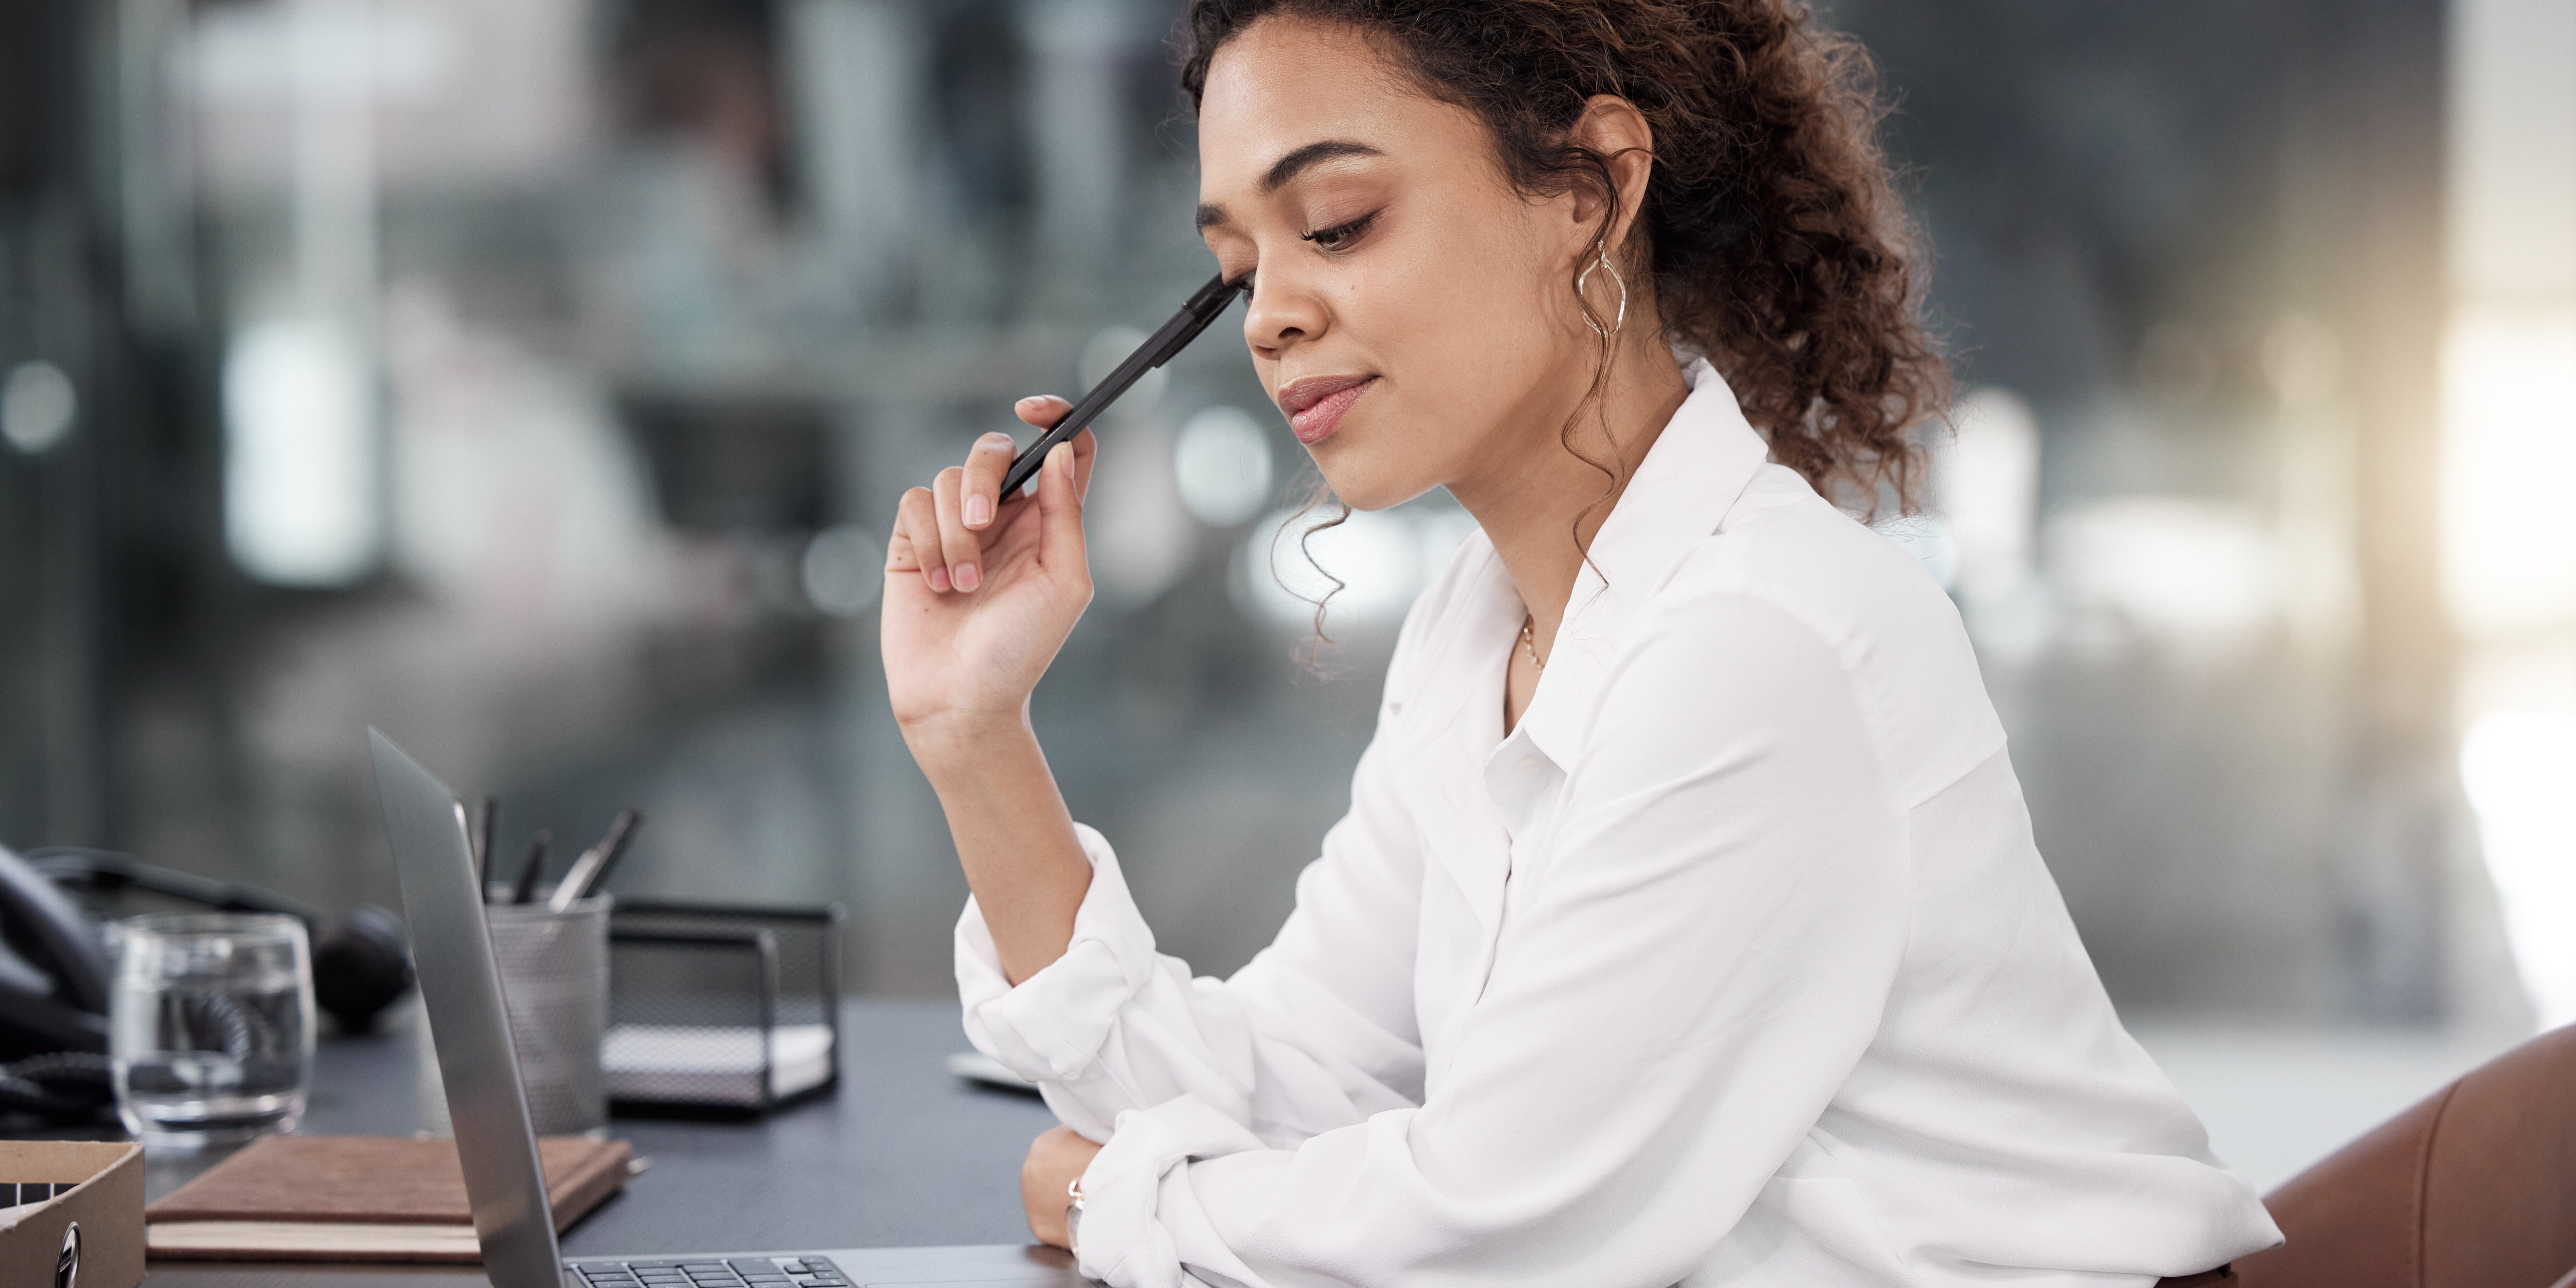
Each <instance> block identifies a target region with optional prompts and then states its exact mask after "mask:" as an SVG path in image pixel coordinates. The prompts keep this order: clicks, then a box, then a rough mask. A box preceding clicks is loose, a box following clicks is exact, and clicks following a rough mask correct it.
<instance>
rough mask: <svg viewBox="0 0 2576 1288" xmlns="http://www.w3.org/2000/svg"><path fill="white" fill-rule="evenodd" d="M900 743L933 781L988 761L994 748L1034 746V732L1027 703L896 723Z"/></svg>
mask: <svg viewBox="0 0 2576 1288" xmlns="http://www.w3.org/2000/svg"><path fill="white" fill-rule="evenodd" d="M896 727H897V728H899V729H901V730H902V731H903V744H904V746H905V747H906V748H908V749H910V750H911V752H912V758H913V761H914V762H915V763H917V764H919V765H920V766H921V772H922V773H924V774H926V775H928V776H929V777H930V779H931V781H932V782H933V783H934V784H935V783H936V782H938V780H939V777H940V775H941V773H942V772H943V771H946V770H948V769H950V768H951V767H961V768H962V767H968V766H973V765H977V764H982V763H986V762H989V761H990V759H991V758H992V756H993V754H994V753H995V751H996V750H997V749H1011V748H1015V747H1017V746H1018V745H1020V744H1023V743H1025V744H1027V745H1028V746H1031V747H1034V746H1035V745H1036V743H1037V731H1036V730H1034V729H1032V728H1030V727H1029V715H1028V704H1026V703H1025V702H1024V703H1022V704H1020V705H1019V706H1017V707H1015V708H1012V709H1009V710H1000V711H981V710H958V711H944V712H941V713H940V714H938V715H935V716H923V717H919V718H916V719H912V720H903V721H898V722H896Z"/></svg>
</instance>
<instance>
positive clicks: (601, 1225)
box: [147, 1002, 1055, 1288]
mask: <svg viewBox="0 0 2576 1288" xmlns="http://www.w3.org/2000/svg"><path fill="white" fill-rule="evenodd" d="M841 1034H842V1042H843V1044H844V1045H845V1047H846V1049H845V1050H844V1051H843V1052H842V1055H841V1084H840V1087H839V1088H838V1090H837V1091H836V1092H834V1093H832V1094H830V1095H829V1096H828V1097H826V1098H818V1099H816V1100H813V1101H810V1102H806V1103H803V1104H799V1105H797V1106H795V1107H793V1108H789V1109H786V1110H783V1111H781V1112H779V1113H776V1114H773V1115H771V1116H769V1117H768V1118H764V1119H754V1120H751V1121H748V1122H708V1121H692V1120H670V1119H652V1118H619V1119H616V1120H614V1121H612V1122H611V1123H610V1124H609V1129H610V1131H612V1132H613V1133H614V1134H616V1135H618V1136H620V1137H623V1138H624V1139H627V1140H630V1141H633V1142H634V1143H635V1152H636V1154H637V1155H638V1156H640V1157H644V1158H650V1159H652V1160H653V1166H652V1169H651V1170H649V1171H647V1172H645V1173H644V1174H643V1175H641V1176H638V1177H636V1178H635V1179H634V1180H633V1181H632V1182H631V1183H629V1184H628V1186H627V1188H626V1192H625V1193H624V1194H623V1195H621V1196H619V1197H617V1198H613V1199H610V1200H609V1201H608V1202H607V1203H606V1204H604V1205H602V1206H601V1207H600V1209H599V1210H598V1211H596V1212H593V1213H592V1214H591V1215H590V1217H589V1218H588V1219H586V1220H584V1221H583V1222H582V1223H581V1224H580V1225H577V1226H575V1227H573V1229H572V1231H571V1232H570V1233H569V1234H567V1235H566V1236H565V1237H564V1254H565V1255H566V1256H576V1257H577V1256H600V1255H607V1254H611V1253H617V1254H641V1255H652V1254H661V1253H682V1252H710V1251H726V1250H734V1251H741V1250H752V1251H758V1250H765V1249H779V1250H788V1249H799V1248H850V1247H918V1246H929V1245H941V1244H964V1243H1013V1244H1017V1243H1026V1242H1028V1240H1029V1227H1028V1221H1027V1219H1026V1218H1025V1217H1024V1216H1023V1214H1022V1211H1021V1207H1020V1188H1019V1176H1020V1160H1021V1158H1022V1157H1023V1156H1025V1155H1026V1154H1027V1153H1028V1148H1029V1141H1030V1140H1031V1139H1032V1138H1034V1137H1035V1136H1036V1135H1037V1134H1038V1133H1039V1132H1042V1131H1045V1130H1046V1129H1047V1128H1049V1127H1051V1126H1054V1125H1055V1116H1054V1115H1053V1114H1050V1113H1048V1112H1047V1109H1046V1106H1044V1105H1042V1104H1040V1103H1039V1102H1038V1101H1037V1099H1036V1098H1035V1097H1031V1096H1024V1095H1017V1094H1013V1093H1011V1092H1005V1091H988V1090H981V1089H977V1088H975V1087H972V1086H969V1085H967V1084H965V1083H962V1082H960V1081H959V1080H958V1079H956V1078H954V1077H952V1076H950V1075H949V1074H948V1072H947V1071H946V1070H945V1069H943V1068H941V1067H940V1061H941V1060H942V1059H943V1058H945V1057H946V1056H947V1055H948V1054H949V1053H951V1052H954V1051H962V1050H964V1049H966V1038H965V1035H964V1034H963V1033H962V1032H960V1030H959V1028H958V1022H957V1008H956V1006H955V1005H954V1004H946V1003H929V1002H853V1003H850V1004H849V1005H848V1007H847V1009H846V1011H845V1013H844V1016H843V1021H842V1030H841ZM415 1061H416V1056H415V1054H414V1051H413V1047H412V1038H411V1034H410V1033H409V1032H408V1031H404V1032H397V1033H391V1034H386V1035H383V1036H380V1037H373V1038H339V1039H333V1040H330V1041H326V1042H325V1043H323V1045H322V1047H321V1049H320V1051H319V1052H318V1053H317V1055H316V1058H315V1067H314V1074H313V1098H312V1101H311V1104H310V1107H309V1108H308V1110H307V1111H306V1113H305V1116H304V1127H303V1130H304V1131H306V1132H308V1133H312V1134H315V1135H350V1136H356V1135H368V1136H400V1135H409V1134H410V1133H411V1131H412V1129H413V1128H414V1127H415V1126H416V1125H417V1124H418V1120H419V1107H418V1100H417V1094H418V1093H417V1091H416V1088H415V1086H414V1073H413V1071H414V1069H415V1068H416V1067H417V1065H416V1063H415ZM148 1162H149V1167H148V1169H147V1189H148V1192H149V1194H150V1196H151V1197H153V1198H159V1197H160V1196H161V1195H163V1194H166V1193H169V1192H170V1191H171V1190H172V1189H174V1188H176V1187H177V1186H178V1185H179V1184H181V1183H182V1182H184V1181H186V1180H187V1179H188V1178H189V1177H192V1176H195V1175H196V1174H197V1173H199V1172H201V1171H204V1170H205V1169H206V1168H207V1167H208V1166H210V1165H212V1163H213V1162H214V1159H213V1158H209V1157H170V1158H153V1159H150V1160H148ZM323 1274H328V1275H329V1276H330V1277H331V1280H332V1282H333V1284H334V1285H335V1286H336V1285H339V1284H352V1285H354V1284H358V1283H362V1282H366V1281H385V1282H399V1283H401V1284H403V1285H405V1286H406V1288H427V1283H426V1281H428V1280H432V1279H437V1280H446V1281H449V1282H454V1281H455V1276H454V1275H453V1273H452V1272H451V1273H448V1274H438V1275H426V1274H424V1273H423V1272H418V1271H408V1272H406V1271H400V1270H390V1271H370V1272H367V1273H363V1274H353V1273H352V1272H351V1271H350V1270H348V1269H346V1268H331V1269H327V1270H324V1269H321V1268H316V1269H315V1270H310V1271H307V1270H297V1271H259V1270H253V1269H252V1268H250V1267H235V1268H226V1267H222V1266H218V1265H215V1264H212V1263H194V1264H191V1263H180V1262H156V1263H154V1265H153V1266H152V1270H151V1274H150V1278H149V1280H148V1282H149V1283H151V1284H154V1285H161V1286H164V1288H254V1286H267V1285H276V1284H280V1283H293V1284H298V1285H303V1286H306V1288H309V1286H311V1285H313V1284H314V1283H315V1281H316V1280H317V1279H318V1278H319V1277H320V1276H321V1275H323ZM474 1282H478V1283H479V1282H481V1276H479V1275H477V1276H474Z"/></svg>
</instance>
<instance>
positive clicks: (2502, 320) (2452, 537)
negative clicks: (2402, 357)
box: [2442, 304, 2576, 635]
mask: <svg viewBox="0 0 2576 1288" xmlns="http://www.w3.org/2000/svg"><path fill="white" fill-rule="evenodd" d="M2442 375H2443V381H2442V385H2443V419H2444V421H2445V422H2446V423H2445V425H2444V433H2443V448H2442V466H2443V473H2442V571H2443V588H2444V592H2445V597H2446V599H2447V600H2448V602H2449V606H2450V610H2451V614H2452V617H2453V620H2454V621H2455V622H2457V624H2458V625H2459V626H2460V627H2461V628H2462V629H2464V630H2466V631H2467V632H2469V633H2470V634H2471V635H2498V634H2511V633H2515V632H2518V631H2524V630H2530V629H2534V628H2542V629H2545V628H2549V627H2553V626H2561V625H2565V624H2567V623H2569V622H2571V621H2576V503H2571V502H2570V501H2569V499H2568V495H2567V490H2568V479H2569V478H2570V477H2576V304H2570V305H2566V306H2561V307H2550V308H2533V307H2515V306H2511V305H2497V306H2478V305H2469V306H2465V307H2463V308H2462V309H2461V310H2460V312H2459V313H2458V314H2457V315H2456V316H2455V317H2454V318H2453V320H2452V323H2451V328H2450V334H2449V336H2448V339H2447V343H2446V345H2445V347H2444V351H2443V373H2442Z"/></svg>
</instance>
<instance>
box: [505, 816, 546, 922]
mask: <svg viewBox="0 0 2576 1288" xmlns="http://www.w3.org/2000/svg"><path fill="white" fill-rule="evenodd" d="M554 843H555V834H554V833H552V832H549V831H547V830H546V829H544V828H542V827H541V828H538V829H537V835H536V839H535V840H533V841H531V842H529V844H528V865H527V866H526V867H523V868H521V869H519V884H518V885H516V886H514V887H512V888H511V890H510V902H512V903H534V902H536V898H537V874H538V873H539V872H542V871H544V870H545V866H546V847H547V846H550V845H553V844H554Z"/></svg>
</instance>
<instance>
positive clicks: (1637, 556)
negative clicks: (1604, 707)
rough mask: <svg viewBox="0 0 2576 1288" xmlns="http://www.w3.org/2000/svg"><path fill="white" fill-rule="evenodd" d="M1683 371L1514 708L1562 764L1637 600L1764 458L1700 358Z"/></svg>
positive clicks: (1579, 735) (1730, 503)
mask: <svg viewBox="0 0 2576 1288" xmlns="http://www.w3.org/2000/svg"><path fill="white" fill-rule="evenodd" d="M1683 374H1684V375H1685V376H1686V377H1687V378H1688V379H1689V380H1690V382H1691V392H1690V396H1689V397H1688V398H1685V399H1684V400H1683V401H1682V405H1681V407H1680V408H1679V409H1677V410H1675V411H1674V412H1673V418H1672V420H1671V421H1670V422H1669V423H1667V424H1666V425H1665V426H1664V432H1663V433H1662V434H1660V435H1658V436H1656V439H1655V444H1654V446H1653V447H1651V448H1649V449H1647V452H1646V459H1645V460H1643V461H1641V462H1639V463H1638V465H1637V472H1636V473H1635V475H1634V476H1632V477H1631V478H1630V479H1629V480H1628V487H1627V490H1626V491H1624V492H1622V493H1621V494H1620V496H1619V501H1618V504H1617V505H1616V506H1614V507H1613V508H1612V509H1611V511H1610V517H1609V518H1607V519H1605V520H1603V521H1602V524H1601V529H1600V531H1599V532H1597V533H1595V534H1594V535H1593V538H1592V549H1591V551H1590V555H1591V558H1590V559H1589V560H1587V561H1586V563H1585V564H1584V566H1583V567H1582V569H1580V570H1579V571H1578V572H1577V573H1576V574H1575V579H1574V593H1573V594H1572V595H1570V596H1568V597H1567V599H1566V609H1565V618H1564V620H1563V622H1562V623H1561V624H1560V625H1559V626H1558V627H1557V631H1556V643H1555V646H1554V648H1553V649H1551V650H1550V652H1549V655H1548V659H1547V667H1546V669H1545V670H1544V671H1543V672H1542V673H1541V674H1540V676H1539V685H1538V690H1537V692H1536V693H1534V694H1532V695H1531V698H1530V706H1529V710H1527V711H1525V712H1523V713H1522V715H1521V721H1520V726H1519V730H1517V731H1526V732H1527V733H1528V735H1529V738H1530V741H1531V742H1533V743H1535V744H1537V746H1538V749H1539V750H1540V751H1541V752H1543V753H1545V754H1546V756H1547V758H1548V759H1550V760H1552V761H1555V762H1556V764H1557V766H1558V767H1559V768H1560V769H1563V768H1569V767H1571V766H1572V765H1573V764H1574V758H1575V754H1576V753H1577V752H1578V751H1579V750H1580V749H1581V746H1582V740H1583V738H1584V736H1585V734H1586V732H1587V731H1588V730H1589V729H1590V726H1591V722H1592V713H1593V710H1594V708H1595V707H1596V706H1597V705H1598V704H1599V699H1600V692H1601V686H1602V684H1603V683H1604V682H1606V681H1607V680H1608V678H1609V672H1610V665H1611V662H1612V661H1613V659H1614V655H1615V654H1616V653H1617V651H1618V648H1619V646H1620V644H1621V643H1623V642H1624V641H1625V639H1626V636H1627V634H1628V627H1629V625H1630V623H1631V622H1632V621H1633V620H1634V619H1635V617H1636V614H1637V610H1638V609H1639V608H1640V607H1641V606H1642V605H1644V604H1645V602H1646V600H1647V598H1648V597H1649V596H1651V595H1652V594H1653V593H1654V592H1655V590H1656V589H1657V588H1659V587H1660V586H1662V585H1663V583H1664V579H1665V578H1666V577H1667V576H1668V575H1670V573H1671V572H1672V570H1673V568H1674V566H1675V565H1676V564H1678V563H1679V562H1680V561H1681V557H1682V556H1683V554H1685V553H1687V552H1688V551H1689V549H1690V547H1691V546H1692V544H1693V543H1694V542H1696V541H1697V540H1698V539H1699V538H1701V537H1705V536H1707V535H1709V534H1710V533H1713V532H1715V531H1717V528H1718V525H1719V523H1720V522H1721V521H1723V520H1724V519H1725V517H1726V513H1727V511H1728V510H1730V509H1732V508H1733V507H1734V505H1735V501H1736V498H1737V497H1739V496H1741V495H1743V493H1744V489H1745V487H1746V486H1747V485H1749V484H1751V483H1752V481H1753V476H1754V475H1755V474H1756V473H1758V472H1760V470H1761V469H1762V466H1763V465H1764V463H1765V462H1767V461H1768V460H1769V459H1770V450H1771V449H1770V446H1769V444H1767V443H1765V442H1764V441H1763V439H1762V436H1761V435H1760V434H1757V433H1755V432H1754V429H1753V426H1752V425H1751V424H1750V423H1748V422H1747V421H1746V420H1745V419H1744V412H1743V409H1742V408H1740V407H1738V406H1737V405H1736V402H1735V391H1733V390H1731V389H1729V388H1727V385H1726V380H1725V378H1724V377H1722V376H1720V375H1718V373H1717V369H1716V368H1714V367H1712V366H1710V365H1709V363H1708V360H1707V359H1705V358H1702V359H1699V360H1697V361H1695V362H1693V363H1691V364H1690V366H1689V367H1688V368H1687V369H1686V370H1685V371H1684V373H1683ZM1515 625H1517V623H1515ZM1495 700H1496V702H1497V703H1498V704H1499V701H1500V698H1499V695H1497V696H1496V699H1495Z"/></svg>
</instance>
